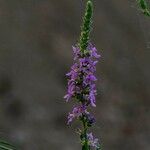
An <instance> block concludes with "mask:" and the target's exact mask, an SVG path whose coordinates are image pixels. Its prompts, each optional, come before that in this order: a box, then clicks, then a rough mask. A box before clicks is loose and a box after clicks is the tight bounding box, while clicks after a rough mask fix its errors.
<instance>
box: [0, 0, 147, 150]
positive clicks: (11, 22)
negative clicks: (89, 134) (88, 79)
mask: <svg viewBox="0 0 150 150" xmlns="http://www.w3.org/2000/svg"><path fill="white" fill-rule="evenodd" d="M83 7H84V3H83V1H81V0H0V137H4V138H6V139H8V140H9V141H11V142H13V143H15V144H16V145H18V146H19V147H20V150H60V149H61V150H80V149H81V148H80V144H79V140H78V135H76V133H75V131H74V128H75V127H76V126H77V124H78V123H76V124H74V125H73V128H70V127H67V126H66V116H67V113H68V112H69V111H70V110H71V108H72V103H70V104H66V103H65V101H64V99H63V96H64V95H65V93H66V84H67V81H66V78H65V73H66V72H67V71H68V70H69V67H70V66H71V64H72V49H71V46H72V45H73V44H75V43H76V41H77V39H78V36H79V34H80V24H81V16H82V14H83ZM91 38H92V41H93V42H94V43H95V45H96V46H97V49H98V50H99V52H100V53H101V55H102V58H101V61H100V62H99V64H98V66H97V77H98V79H99V80H98V82H97V87H98V96H97V107H96V109H94V111H93V113H94V114H95V116H96V118H97V124H96V126H95V127H94V128H93V130H94V133H95V134H96V135H97V137H99V138H100V141H101V143H102V147H103V149H104V150H120V149H121V150H149V149H150V141H149V140H150V69H149V68H150V67H149V66H150V19H149V18H148V17H145V16H144V15H142V14H141V13H140V12H139V11H138V8H137V6H136V2H135V1H134V0H127V1H119V0H95V13H94V26H93V32H92V35H91Z"/></svg>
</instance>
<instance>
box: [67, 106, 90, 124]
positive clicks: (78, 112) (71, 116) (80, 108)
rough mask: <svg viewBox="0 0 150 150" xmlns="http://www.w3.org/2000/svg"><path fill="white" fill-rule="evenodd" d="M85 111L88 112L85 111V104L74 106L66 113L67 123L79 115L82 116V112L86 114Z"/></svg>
mask: <svg viewBox="0 0 150 150" xmlns="http://www.w3.org/2000/svg"><path fill="white" fill-rule="evenodd" d="M86 113H88V112H87V110H86V107H85V106H77V107H74V108H73V110H72V112H71V113H69V115H68V122H67V124H70V123H71V122H72V121H73V119H74V118H79V117H80V116H82V114H86Z"/></svg>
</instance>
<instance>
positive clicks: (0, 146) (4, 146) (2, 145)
mask: <svg viewBox="0 0 150 150" xmlns="http://www.w3.org/2000/svg"><path fill="white" fill-rule="evenodd" d="M0 150H16V148H15V147H14V146H12V145H11V144H10V143H8V142H6V141H4V140H1V139H0Z"/></svg>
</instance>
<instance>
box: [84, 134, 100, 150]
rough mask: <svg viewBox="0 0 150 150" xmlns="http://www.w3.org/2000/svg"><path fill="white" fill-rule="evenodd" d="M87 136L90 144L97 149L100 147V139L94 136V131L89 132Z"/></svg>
mask: <svg viewBox="0 0 150 150" xmlns="http://www.w3.org/2000/svg"><path fill="white" fill-rule="evenodd" d="M87 138H88V142H89V145H90V146H92V147H94V148H95V149H96V150H97V149H99V148H100V147H99V145H100V144H99V142H98V139H97V138H94V137H93V134H92V133H89V134H87Z"/></svg>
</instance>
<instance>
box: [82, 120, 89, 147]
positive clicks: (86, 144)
mask: <svg viewBox="0 0 150 150" xmlns="http://www.w3.org/2000/svg"><path fill="white" fill-rule="evenodd" d="M82 123H83V138H84V143H83V146H82V150H90V146H89V145H88V139H87V122H86V120H85V119H83V120H82Z"/></svg>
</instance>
